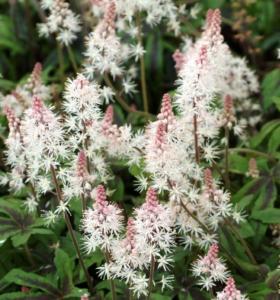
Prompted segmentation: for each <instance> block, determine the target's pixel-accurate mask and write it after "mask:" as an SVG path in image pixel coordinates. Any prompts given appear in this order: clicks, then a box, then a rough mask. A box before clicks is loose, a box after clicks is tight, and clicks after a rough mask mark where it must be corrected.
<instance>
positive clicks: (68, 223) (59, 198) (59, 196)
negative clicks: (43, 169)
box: [51, 165, 93, 293]
mask: <svg viewBox="0 0 280 300" xmlns="http://www.w3.org/2000/svg"><path fill="white" fill-rule="evenodd" d="M51 175H52V180H53V183H54V185H55V189H56V195H57V202H58V203H60V202H63V196H62V191H61V189H60V186H59V183H58V180H57V176H56V171H55V169H54V167H53V165H51ZM64 220H65V223H66V226H67V229H68V231H69V233H70V236H71V239H72V243H73V246H74V248H75V251H76V254H77V256H78V259H79V263H80V265H81V268H82V269H83V271H84V274H85V276H86V280H87V283H88V287H89V290H90V293H93V286H92V280H91V277H90V275H89V273H88V270H87V268H86V266H85V264H84V261H83V258H82V255H81V252H80V249H79V245H78V241H77V238H76V236H75V233H74V230H73V227H72V224H71V221H70V218H69V215H68V213H67V211H65V212H64Z"/></svg>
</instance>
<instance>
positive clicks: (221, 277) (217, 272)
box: [193, 244, 228, 290]
mask: <svg viewBox="0 0 280 300" xmlns="http://www.w3.org/2000/svg"><path fill="white" fill-rule="evenodd" d="M218 253H219V247H218V245H217V244H213V245H212V246H211V247H210V248H209V250H208V253H207V255H205V256H203V257H200V258H199V259H198V260H197V261H195V262H194V264H193V274H194V275H195V276H196V277H199V278H200V280H199V284H200V285H201V286H202V287H203V288H205V289H206V290H209V289H211V288H212V287H213V286H215V282H217V281H220V282H225V281H226V279H227V277H228V271H227V268H226V266H225V264H224V262H223V260H221V259H220V258H219V257H218Z"/></svg>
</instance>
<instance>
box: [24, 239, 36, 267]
mask: <svg viewBox="0 0 280 300" xmlns="http://www.w3.org/2000/svg"><path fill="white" fill-rule="evenodd" d="M24 251H25V253H26V257H27V259H28V261H29V263H30V264H31V266H32V267H34V266H35V263H34V260H33V258H32V255H31V251H30V249H29V247H28V245H27V242H26V243H25V244H24Z"/></svg>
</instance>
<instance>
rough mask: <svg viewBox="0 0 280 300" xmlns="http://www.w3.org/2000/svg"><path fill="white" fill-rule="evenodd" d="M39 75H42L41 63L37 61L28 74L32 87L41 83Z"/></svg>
mask: <svg viewBox="0 0 280 300" xmlns="http://www.w3.org/2000/svg"><path fill="white" fill-rule="evenodd" d="M41 75H42V64H41V63H39V62H37V63H36V64H35V66H34V68H33V71H32V73H31V76H30V81H31V84H32V85H33V87H36V86H37V85H38V84H41Z"/></svg>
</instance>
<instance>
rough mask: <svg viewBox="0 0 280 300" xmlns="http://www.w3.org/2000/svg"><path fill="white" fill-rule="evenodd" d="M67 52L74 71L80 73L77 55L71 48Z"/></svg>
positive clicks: (68, 47)
mask: <svg viewBox="0 0 280 300" xmlns="http://www.w3.org/2000/svg"><path fill="white" fill-rule="evenodd" d="M67 51H68V55H69V59H70V62H71V64H72V67H73V69H74V71H75V72H76V73H78V66H77V62H76V59H75V55H74V53H73V51H72V48H71V47H70V46H67Z"/></svg>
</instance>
